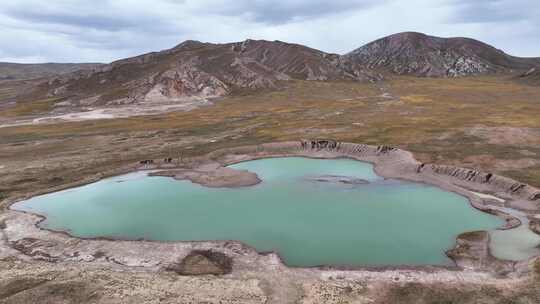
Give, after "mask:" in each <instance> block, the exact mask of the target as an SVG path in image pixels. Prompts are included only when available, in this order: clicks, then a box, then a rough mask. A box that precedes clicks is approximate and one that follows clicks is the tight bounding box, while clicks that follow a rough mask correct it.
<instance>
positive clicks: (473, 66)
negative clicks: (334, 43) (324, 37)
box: [344, 32, 540, 77]
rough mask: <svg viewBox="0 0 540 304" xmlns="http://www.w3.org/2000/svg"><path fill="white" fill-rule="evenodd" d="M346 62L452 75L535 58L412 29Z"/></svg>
mask: <svg viewBox="0 0 540 304" xmlns="http://www.w3.org/2000/svg"><path fill="white" fill-rule="evenodd" d="M344 58H345V59H346V61H349V62H353V63H355V64H358V65H360V66H364V67H368V68H371V69H381V70H384V71H388V72H391V73H395V74H400V75H415V76H427V77H456V76H469V75H477V74H484V73H493V72H513V71H515V70H526V69H530V68H531V67H532V66H534V65H535V64H536V63H538V62H540V61H539V58H519V57H514V56H510V55H508V54H506V53H504V52H503V51H501V50H498V49H496V48H494V47H492V46H490V45H487V44H485V43H483V42H480V41H477V40H474V39H470V38H440V37H434V36H428V35H425V34H422V33H416V32H404V33H398V34H394V35H391V36H388V37H385V38H381V39H378V40H376V41H373V42H371V43H369V44H367V45H365V46H362V47H360V48H358V49H356V50H354V51H352V52H350V53H348V54H346V55H345V56H344Z"/></svg>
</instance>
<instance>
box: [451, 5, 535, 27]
mask: <svg viewBox="0 0 540 304" xmlns="http://www.w3.org/2000/svg"><path fill="white" fill-rule="evenodd" d="M448 5H449V6H450V8H451V10H452V11H453V13H452V16H451V18H450V21H451V22H455V23H497V22H499V23H500V22H519V21H536V20H537V18H538V13H539V12H540V1H538V0H475V1H465V0H452V1H449V2H448Z"/></svg>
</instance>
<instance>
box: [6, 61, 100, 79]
mask: <svg viewBox="0 0 540 304" xmlns="http://www.w3.org/2000/svg"><path fill="white" fill-rule="evenodd" d="M100 65H101V64H98V63H40V64H22V63H9V62H0V80H22V79H34V78H42V77H49V76H53V75H58V74H64V73H72V72H75V71H78V70H83V69H93V68H96V67H99V66H100Z"/></svg>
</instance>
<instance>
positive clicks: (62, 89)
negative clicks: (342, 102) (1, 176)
mask: <svg viewBox="0 0 540 304" xmlns="http://www.w3.org/2000/svg"><path fill="white" fill-rule="evenodd" d="M536 65H540V58H519V57H514V56H511V55H508V54H506V53H504V52H503V51H501V50H498V49H496V48H494V47H492V46H490V45H487V44H485V43H483V42H480V41H477V40H474V39H469V38H440V37H434V36H428V35H425V34H422V33H415V32H404V33H398V34H395V35H391V36H388V37H385V38H381V39H379V40H376V41H374V42H371V43H369V44H367V45H365V46H362V47H360V48H358V49H356V50H354V51H352V52H350V53H348V54H346V55H337V54H329V53H325V52H322V51H319V50H316V49H312V48H309V47H306V46H303V45H299V44H292V43H285V42H281V41H265V40H245V41H242V42H235V43H226V44H214V43H203V42H199V41H193V40H188V41H185V42H183V43H181V44H179V45H177V46H176V47H173V48H171V49H168V50H164V51H160V52H152V53H148V54H143V55H140V56H136V57H131V58H127V59H123V60H118V61H115V62H113V63H110V64H105V65H95V64H88V65H69V64H57V65H55V64H50V65H28V70H29V72H28V73H27V74H30V71H32V72H34V74H32V75H33V77H35V76H36V75H37V74H38V71H41V75H46V74H48V78H47V81H44V82H43V83H41V85H40V86H39V87H38V88H37V89H36V90H34V91H32V94H33V97H36V98H43V97H45V96H46V97H58V98H59V99H62V102H63V104H62V105H64V106H88V105H92V106H100V105H120V104H133V103H141V102H173V103H178V102H184V101H187V102H192V101H196V100H202V99H207V98H214V97H220V96H224V95H227V94H230V93H233V92H236V91H241V90H257V89H277V88H279V87H280V86H281V85H282V84H283V83H284V82H285V81H289V80H293V79H299V80H310V81H371V82H373V81H379V80H381V79H382V76H381V75H384V74H386V73H393V74H399V75H413V76H421V77H460V76H472V75H480V74H488V73H512V74H513V75H517V74H519V73H524V72H525V71H528V70H530V69H531V68H533V67H535V66H536ZM15 66H16V67H17V68H18V70H19V71H21V72H20V75H22V74H23V73H22V71H23V67H25V66H20V67H19V66H18V65H15ZM85 68H86V69H85ZM51 74H52V75H53V76H50V75H51ZM20 75H19V76H17V77H21V76H20ZM27 77H29V76H27ZM531 78H532V76H531ZM26 97H28V96H26ZM32 99H33V98H26V100H32Z"/></svg>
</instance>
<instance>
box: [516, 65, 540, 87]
mask: <svg viewBox="0 0 540 304" xmlns="http://www.w3.org/2000/svg"><path fill="white" fill-rule="evenodd" d="M518 80H520V81H522V82H524V83H527V84H531V85H540V65H539V66H537V67H534V68H531V69H530V70H528V71H527V72H525V73H523V74H521V75H519V77H518Z"/></svg>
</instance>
